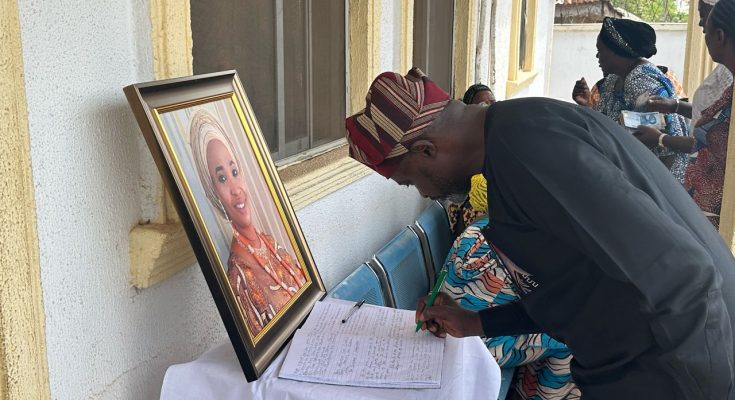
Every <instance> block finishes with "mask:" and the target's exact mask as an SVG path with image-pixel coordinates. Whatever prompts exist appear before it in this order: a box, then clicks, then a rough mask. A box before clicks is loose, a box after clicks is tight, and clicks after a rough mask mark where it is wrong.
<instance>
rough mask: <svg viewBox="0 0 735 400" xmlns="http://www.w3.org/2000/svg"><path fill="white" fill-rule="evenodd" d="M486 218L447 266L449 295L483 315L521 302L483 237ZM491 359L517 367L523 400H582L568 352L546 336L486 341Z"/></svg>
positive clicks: (459, 241) (473, 227) (470, 231)
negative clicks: (573, 376)
mask: <svg viewBox="0 0 735 400" xmlns="http://www.w3.org/2000/svg"><path fill="white" fill-rule="evenodd" d="M487 223H488V218H487V217H483V218H480V219H479V220H477V221H476V222H475V223H473V224H472V225H470V226H469V227H468V228H467V229H466V230H465V231H464V233H462V235H461V236H460V237H458V238H457V240H456V241H455V242H454V245H453V246H452V249H451V250H450V253H449V256H448V258H447V261H446V267H447V271H448V274H447V279H446V281H445V283H444V288H443V291H444V292H446V293H448V294H449V295H450V296H452V298H454V299H455V300H457V301H458V302H459V303H460V304H461V305H462V307H464V308H467V309H470V310H475V311H479V310H482V309H485V308H488V307H495V306H499V305H502V304H507V303H510V302H514V301H517V300H518V299H519V297H518V295H517V294H516V293H515V292H514V291H513V289H512V286H511V284H510V281H509V280H508V278H507V275H506V272H505V270H504V269H503V268H502V267H501V266H500V265H499V264H498V262H497V261H496V255H495V252H493V250H492V249H491V247H490V246H489V245H488V243H487V242H486V241H485V238H484V236H483V235H482V231H481V229H482V228H483V227H484V226H486V225H487ZM484 341H485V345H486V346H487V348H488V350H489V351H490V354H492V356H493V357H494V358H495V359H496V360H497V362H498V364H499V365H500V366H501V367H503V368H513V367H517V369H516V375H515V380H514V383H513V388H514V389H515V390H516V392H517V393H518V394H519V395H520V398H522V399H533V400H541V399H578V398H579V396H580V394H579V389H578V388H577V387H576V385H575V384H574V382H572V377H571V373H570V369H569V366H570V362H571V360H572V356H571V354H570V352H569V350H568V349H567V347H566V346H565V345H564V344H563V343H560V342H558V341H556V340H554V339H552V338H551V337H549V336H548V335H546V334H523V335H512V336H498V337H493V338H487V339H484Z"/></svg>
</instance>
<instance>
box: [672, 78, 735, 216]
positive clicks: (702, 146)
mask: <svg viewBox="0 0 735 400" xmlns="http://www.w3.org/2000/svg"><path fill="white" fill-rule="evenodd" d="M731 112H732V86H730V87H729V88H727V90H725V93H723V94H722V97H721V98H720V99H719V100H717V101H716V102H715V103H714V104H713V105H711V106H710V107H709V108H708V109H706V110H704V112H702V118H700V120H699V122H697V127H696V128H695V130H694V135H695V137H696V139H697V144H696V145H695V148H696V149H697V150H698V151H697V153H696V157H694V158H693V159H692V161H690V163H689V166H688V167H687V171H686V177H685V181H684V187H685V188H686V189H687V191H688V192H689V194H690V195H691V196H692V198H693V199H694V202H695V203H697V205H698V206H699V208H701V209H702V211H704V212H706V213H707V215H708V218H709V220H710V222H712V224H713V225H714V226H715V227H716V228H719V225H720V219H719V214H720V207H721V206H722V188H723V185H724V184H725V161H726V160H727V140H728V137H729V128H730V118H731V115H730V114H731Z"/></svg>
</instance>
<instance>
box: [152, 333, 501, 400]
mask: <svg viewBox="0 0 735 400" xmlns="http://www.w3.org/2000/svg"><path fill="white" fill-rule="evenodd" d="M287 350H288V349H287V348H286V349H284V351H282V352H281V353H280V354H279V355H278V356H277V357H276V358H275V359H274V360H273V362H272V363H271V365H270V366H269V367H268V369H266V371H265V373H264V374H263V375H262V376H261V377H260V379H258V380H257V381H255V382H250V383H248V382H247V381H246V380H245V376H244V375H243V373H242V370H241V369H240V364H239V363H238V362H237V357H236V356H235V351H234V350H233V349H232V344H231V343H230V342H229V341H227V342H224V343H222V344H219V345H217V346H215V347H213V348H211V349H210V350H208V351H207V352H206V353H204V354H203V355H202V356H201V357H199V358H198V359H196V360H194V361H192V362H188V363H185V364H176V365H172V366H170V367H169V368H168V370H167V371H166V375H165V376H164V378H163V386H162V388H161V400H189V399H191V400H195V399H196V400H205V399H217V400H229V399H233V400H234V399H237V400H266V399H278V400H330V399H335V400H347V399H350V400H376V399H381V400H384V399H385V400H433V399H436V400H439V399H455V400H463V399H467V400H481V399H487V400H496V399H497V398H498V391H499V389H500V368H499V367H498V364H497V363H496V362H495V360H494V359H493V357H492V356H490V353H489V352H488V351H487V348H485V345H484V344H483V342H482V341H481V340H480V338H478V337H469V338H463V339H457V338H453V337H451V336H448V337H447V339H446V344H445V346H444V362H443V365H442V387H441V389H383V388H365V387H351V386H336V385H324V384H317V383H306V382H298V381H292V380H288V379H279V378H278V370H279V368H280V366H281V364H282V363H283V359H284V357H285V354H286V351H287Z"/></svg>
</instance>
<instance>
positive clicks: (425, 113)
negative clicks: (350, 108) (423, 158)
mask: <svg viewBox="0 0 735 400" xmlns="http://www.w3.org/2000/svg"><path fill="white" fill-rule="evenodd" d="M365 101H366V105H365V109H363V110H362V111H360V112H358V113H357V114H355V115H353V116H351V117H349V118H347V120H346V121H345V127H346V128H347V142H348V143H349V145H350V157H352V158H354V159H355V160H357V161H359V162H361V163H363V164H365V165H367V166H368V167H370V168H372V169H374V170H375V171H376V172H378V173H379V174H380V175H383V176H384V177H386V178H390V177H391V175H393V173H394V172H395V170H396V168H398V165H399V164H400V161H401V158H402V157H403V156H404V155H405V154H407V153H408V149H409V148H410V147H411V143H413V142H415V141H416V140H418V139H419V137H421V135H423V134H424V132H426V128H427V127H428V126H429V125H430V124H431V123H432V122H433V121H434V119H436V117H438V116H439V114H440V113H441V112H442V110H444V107H446V105H447V103H448V102H449V94H447V92H445V91H444V90H442V88H440V87H439V86H438V85H437V84H435V83H434V82H432V81H431V79H429V78H428V77H427V76H426V75H425V74H424V73H423V72H422V71H421V70H420V69H418V68H416V67H414V68H412V69H411V70H410V71H408V74H406V76H401V75H400V74H398V73H395V72H383V73H382V74H380V75H378V77H377V78H375V80H374V81H373V83H372V85H370V89H368V93H367V96H366V97H365Z"/></svg>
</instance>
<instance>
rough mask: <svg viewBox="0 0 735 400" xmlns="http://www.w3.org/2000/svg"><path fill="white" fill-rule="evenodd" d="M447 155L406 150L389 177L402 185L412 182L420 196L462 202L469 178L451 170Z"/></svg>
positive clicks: (466, 192)
mask: <svg viewBox="0 0 735 400" xmlns="http://www.w3.org/2000/svg"><path fill="white" fill-rule="evenodd" d="M448 156H449V155H440V154H437V155H436V156H434V157H430V156H427V155H426V154H423V153H417V152H411V153H408V154H407V155H406V156H404V158H403V160H402V161H401V164H400V165H399V166H398V169H396V172H395V173H394V174H393V176H391V179H393V180H394V181H395V182H396V183H398V184H399V185H402V186H415V187H416V189H417V190H418V191H419V194H421V196H422V197H428V198H430V199H432V200H442V199H447V200H450V201H453V202H457V203H461V202H462V201H464V199H465V198H466V197H467V194H468V193H469V191H470V179H469V178H464V177H462V176H460V175H458V174H456V173H455V172H454V170H455V169H454V168H452V167H453V165H451V164H452V163H451V160H450V157H448Z"/></svg>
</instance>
